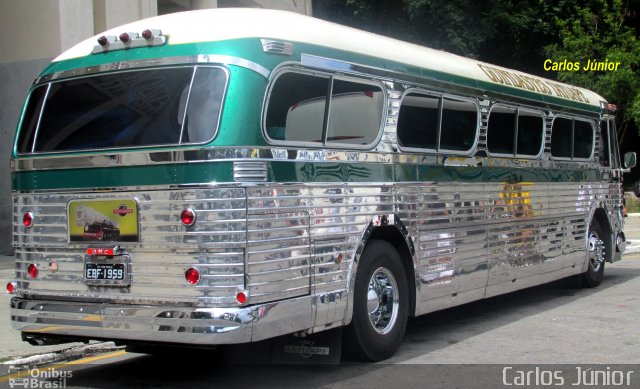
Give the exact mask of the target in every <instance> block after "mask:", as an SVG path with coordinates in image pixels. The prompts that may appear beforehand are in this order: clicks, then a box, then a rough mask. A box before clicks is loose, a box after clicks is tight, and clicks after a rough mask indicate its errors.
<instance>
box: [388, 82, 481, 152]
mask: <svg viewBox="0 0 640 389" xmlns="http://www.w3.org/2000/svg"><path fill="white" fill-rule="evenodd" d="M411 93H415V94H421V95H425V96H428V97H437V98H438V109H439V112H438V134H437V137H436V139H437V143H438V144H437V148H436V149H429V148H422V147H406V146H402V145H401V144H400V142H399V139H398V135H397V130H398V127H397V124H396V145H397V147H398V150H400V151H402V152H419V153H427V154H437V155H442V154H446V155H460V156H470V155H473V154H474V153H475V152H476V151H477V148H478V143H479V139H478V138H479V134H480V123H481V121H482V115H481V112H480V103H479V102H478V99H475V98H473V97H466V96H460V95H454V94H450V93H438V92H434V91H430V90H428V89H423V88H408V89H406V90H405V91H404V93H403V94H402V97H401V99H400V106H399V107H398V114H397V117H399V116H400V110H402V102H403V101H404V98H405V97H406V96H407V95H409V94H411ZM445 98H449V99H450V100H458V101H467V102H470V103H473V105H474V106H475V107H476V130H475V136H474V141H473V145H472V146H471V148H470V149H468V150H465V151H460V150H450V149H443V148H440V139H441V134H442V111H443V110H444V102H443V101H444V99H445Z"/></svg>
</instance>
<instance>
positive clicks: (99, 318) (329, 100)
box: [7, 9, 635, 361]
mask: <svg viewBox="0 0 640 389" xmlns="http://www.w3.org/2000/svg"><path fill="white" fill-rule="evenodd" d="M611 108H612V107H611V105H610V104H608V103H607V101H606V100H605V99H604V98H603V97H601V96H599V95H597V94H595V93H593V92H591V91H588V90H585V89H581V88H577V87H574V86H570V85H565V84H561V83H558V82H556V81H551V80H547V79H543V78H539V77H536V76H531V75H527V74H524V73H521V72H518V71H514V70H509V69H505V68H502V67H499V66H493V65H490V64H486V63H482V62H478V61H475V60H471V59H467V58H462V57H459V56H456V55H452V54H448V53H445V52H441V51H436V50H432V49H428V48H424V47H419V46H416V45H412V44H408V43H404V42H400V41H397V40H393V39H389V38H385V37H381V36H378V35H375V34H371V33H366V32H362V31H359V30H355V29H351V28H347V27H343V26H340V25H336V24H332V23H329V22H325V21H321V20H318V19H314V18H310V17H306V16H301V15H297V14H291V13H286V12H280V11H268V10H251V9H218V10H207V11H193V12H185V13H179V14H171V15H164V16H159V17H154V18H150V19H146V20H142V21H138V22H134V23H131V24H128V25H125V26H122V27H119V28H115V29H112V30H110V31H107V32H105V33H104V34H100V35H98V36H95V37H93V38H91V39H88V40H87V41H84V42H82V43H79V44H78V45H76V46H75V47H73V48H71V49H70V50H68V51H66V52H65V53H63V54H62V55H60V56H59V57H58V58H56V59H54V60H53V61H52V62H51V64H50V65H49V66H48V67H47V68H46V69H45V70H44V71H43V72H42V74H41V75H40V76H39V78H37V79H36V80H35V82H34V83H33V86H32V87H31V89H30V92H29V94H28V97H27V100H26V103H25V106H24V110H23V113H22V115H21V118H20V120H19V123H18V130H17V135H16V139H15V144H14V147H13V154H12V165H11V169H12V197H13V244H14V246H15V250H16V274H15V280H13V281H11V282H10V283H9V284H8V285H7V288H8V290H9V291H11V292H12V293H13V294H14V296H13V297H12V300H11V322H12V326H13V328H15V329H16V330H19V331H21V332H22V336H23V339H24V340H26V341H29V342H31V343H33V344H49V343H56V342H65V341H73V340H89V339H97V340H100V339H110V340H114V341H116V342H118V343H119V344H125V345H131V344H134V343H135V342H146V344H150V345H152V344H174V345H175V344H177V345H191V346H194V345H198V346H212V347H213V346H216V345H222V344H237V343H250V342H256V341H259V340H263V339H268V338H274V337H278V336H280V335H284V334H299V335H305V334H314V333H320V332H323V331H326V330H330V329H336V328H339V327H344V328H343V329H342V336H343V345H344V346H343V350H344V351H345V352H346V353H347V354H348V355H349V356H350V357H354V358H357V359H364V360H374V361H375V360H381V359H384V358H388V357H389V356H391V355H392V354H393V353H394V352H395V350H396V349H397V348H398V347H399V345H400V343H401V341H402V337H403V334H404V331H405V328H406V324H407V320H408V317H409V316H416V315H421V314H425V313H428V312H432V311H435V310H439V309H443V308H447V307H451V306H455V305H459V304H464V303H467V302H470V301H473V300H478V299H482V298H487V297H491V296H495V295H499V294H502V293H507V292H511V291H514V290H518V289H522V288H527V287H530V286H532V285H538V284H541V283H545V282H549V281H552V280H556V279H560V278H563V277H569V276H575V277H578V278H579V279H581V280H582V282H584V284H585V285H586V286H589V287H593V286H596V285H598V284H599V283H600V282H601V280H602V277H603V272H604V268H605V263H606V262H613V261H617V260H619V259H621V255H622V253H623V252H624V250H625V242H626V239H625V236H624V233H623V218H622V183H621V181H622V178H621V177H622V171H623V170H624V169H628V168H630V167H632V166H633V165H634V164H635V154H629V155H625V158H624V159H625V164H626V165H623V164H622V163H621V158H620V156H619V153H618V148H617V145H618V142H617V139H616V130H615V124H614V116H613V112H612V110H611ZM86 215H93V216H91V217H89V216H86ZM92 219H96V220H101V222H102V223H108V224H110V225H114V226H117V228H118V233H117V234H115V233H114V234H109V235H108V236H107V235H105V234H103V235H102V236H101V237H100V239H98V238H97V237H96V238H95V239H93V238H91V236H90V234H85V225H86V223H88V221H87V220H92Z"/></svg>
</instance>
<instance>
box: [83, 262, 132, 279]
mask: <svg viewBox="0 0 640 389" xmlns="http://www.w3.org/2000/svg"><path fill="white" fill-rule="evenodd" d="M84 281H85V283H87V284H93V285H126V284H129V282H128V279H127V265H126V263H95V262H86V263H85V264H84Z"/></svg>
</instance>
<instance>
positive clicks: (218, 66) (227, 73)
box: [14, 64, 231, 156]
mask: <svg viewBox="0 0 640 389" xmlns="http://www.w3.org/2000/svg"><path fill="white" fill-rule="evenodd" d="M179 68H191V69H192V75H191V81H190V87H189V94H188V95H189V96H190V95H191V87H192V84H193V79H194V78H195V75H196V73H197V69H198V68H209V69H210V68H214V69H220V70H222V71H223V73H224V75H225V82H224V88H223V91H222V96H221V98H220V100H221V102H220V108H219V112H218V120H217V122H216V123H215V127H214V129H213V133H212V136H211V138H210V139H208V140H206V141H203V142H197V143H195V142H194V143H180V141H181V140H182V132H183V131H184V123H183V124H182V125H181V130H180V132H181V135H180V138H179V142H178V143H167V144H157V145H144V146H124V147H101V148H87V149H77V150H58V151H35V146H36V143H37V141H38V132H39V130H40V119H41V118H42V114H43V112H44V108H45V106H46V99H47V97H48V95H49V90H50V89H51V85H53V84H54V83H60V82H66V81H72V80H79V79H83V78H92V77H98V76H101V75H111V74H119V73H127V72H144V71H151V70H165V69H179ZM230 79H231V72H230V70H229V69H228V68H227V67H226V66H224V65H222V64H211V65H209V64H204V65H202V64H180V65H170V66H153V67H148V68H147V67H140V68H138V67H135V68H129V69H121V70H114V71H105V72H96V73H91V74H85V75H81V76H77V77H66V78H59V79H55V80H51V81H47V82H43V83H41V84H37V85H34V86H33V87H32V88H31V90H30V91H29V96H30V95H31V93H32V92H33V91H34V90H35V89H36V88H38V87H41V86H44V85H46V87H47V92H46V95H45V98H44V101H43V104H42V107H41V108H40V111H39V112H38V115H39V118H38V124H37V127H36V129H35V135H34V137H33V143H32V144H31V147H30V150H31V151H30V152H28V153H21V152H19V151H18V149H17V148H18V142H19V138H20V136H21V133H22V124H23V120H24V117H21V118H20V121H19V123H18V126H17V128H18V130H17V131H16V137H15V140H14V150H15V154H16V155H18V156H38V155H52V154H77V153H95V152H104V151H109V152H111V151H114V150H123V151H128V150H148V149H158V148H167V147H171V148H173V147H193V146H203V145H207V144H209V143H211V142H213V141H214V140H215V139H216V137H217V136H218V133H219V131H220V123H222V116H223V114H224V109H225V103H226V99H227V92H228V89H229V84H230V82H229V81H230ZM28 102H29V100H28V99H27V100H25V105H24V107H23V110H26V104H27V103H28ZM186 109H187V106H185V112H186Z"/></svg>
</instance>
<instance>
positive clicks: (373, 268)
mask: <svg viewBox="0 0 640 389" xmlns="http://www.w3.org/2000/svg"><path fill="white" fill-rule="evenodd" d="M353 293H354V296H353V319H352V321H351V324H349V326H347V328H346V329H345V331H344V333H343V346H342V350H343V352H344V354H345V356H346V357H348V358H351V359H356V360H362V361H380V360H383V359H386V358H389V357H390V356H392V355H393V354H394V353H395V351H396V350H397V349H398V347H399V346H400V343H402V338H403V337H404V332H405V329H406V327H407V316H408V311H409V291H408V285H407V277H406V272H405V270H404V267H403V266H402V261H401V258H400V255H399V254H398V252H397V251H396V250H395V248H394V247H393V246H392V245H391V244H389V243H387V242H385V241H381V240H374V241H372V242H370V243H369V244H368V245H367V247H366V248H365V249H364V252H363V253H362V256H361V260H360V264H359V265H358V271H357V273H356V280H355V284H354V291H353Z"/></svg>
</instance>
